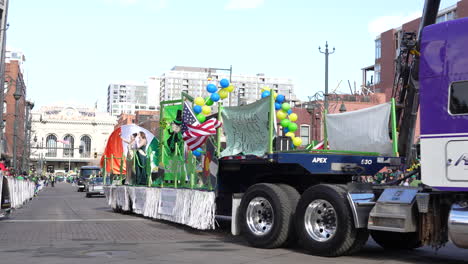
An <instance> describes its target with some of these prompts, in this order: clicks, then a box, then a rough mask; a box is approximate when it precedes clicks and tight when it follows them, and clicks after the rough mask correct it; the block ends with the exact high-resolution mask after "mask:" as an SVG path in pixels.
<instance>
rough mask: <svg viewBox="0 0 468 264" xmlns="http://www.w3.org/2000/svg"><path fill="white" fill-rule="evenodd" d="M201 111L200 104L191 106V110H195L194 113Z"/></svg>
mask: <svg viewBox="0 0 468 264" xmlns="http://www.w3.org/2000/svg"><path fill="white" fill-rule="evenodd" d="M201 111H202V107H201V106H199V105H196V106H194V107H193V112H195V114H199V113H201Z"/></svg>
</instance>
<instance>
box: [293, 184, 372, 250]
mask: <svg viewBox="0 0 468 264" xmlns="http://www.w3.org/2000/svg"><path fill="white" fill-rule="evenodd" d="M295 219H296V229H297V234H298V236H299V241H300V242H301V243H300V244H301V245H302V246H303V247H304V248H305V249H306V250H308V251H309V252H310V253H312V254H314V255H319V256H327V257H336V256H340V255H344V254H347V253H348V252H349V251H350V250H352V249H354V248H353V246H355V247H357V246H358V244H355V243H356V240H357V238H358V229H356V228H355V227H354V223H353V216H352V212H351V208H350V207H349V203H348V198H347V197H346V191H345V190H344V189H343V188H340V187H339V186H335V185H328V184H327V185H325V184H321V185H317V186H313V187H310V188H309V189H307V190H306V191H305V192H304V193H303V194H302V196H301V199H300V200H299V203H298V205H297V208H296V217H295ZM361 239H364V238H361Z"/></svg>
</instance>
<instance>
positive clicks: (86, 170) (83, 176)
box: [76, 166, 101, 192]
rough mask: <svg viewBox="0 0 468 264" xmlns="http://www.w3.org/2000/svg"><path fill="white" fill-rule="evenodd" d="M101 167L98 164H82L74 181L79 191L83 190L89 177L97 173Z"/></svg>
mask: <svg viewBox="0 0 468 264" xmlns="http://www.w3.org/2000/svg"><path fill="white" fill-rule="evenodd" d="M99 171H101V168H100V167H99V166H82V167H81V168H80V175H79V176H78V179H77V181H76V186H77V187H78V191H79V192H83V191H85V188H86V183H87V181H88V180H89V178H91V177H95V176H97V175H98V174H99Z"/></svg>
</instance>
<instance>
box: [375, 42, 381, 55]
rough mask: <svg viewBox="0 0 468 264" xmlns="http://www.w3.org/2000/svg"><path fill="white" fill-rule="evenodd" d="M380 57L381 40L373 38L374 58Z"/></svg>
mask: <svg viewBox="0 0 468 264" xmlns="http://www.w3.org/2000/svg"><path fill="white" fill-rule="evenodd" d="M380 57H382V41H381V40H380V39H376V40H375V59H376V60H377V59H380Z"/></svg>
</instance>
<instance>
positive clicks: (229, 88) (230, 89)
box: [226, 84, 234, 92]
mask: <svg viewBox="0 0 468 264" xmlns="http://www.w3.org/2000/svg"><path fill="white" fill-rule="evenodd" d="M226 90H227V91H228V92H232V91H234V86H232V84H231V85H229V86H228V87H227V88H226Z"/></svg>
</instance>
